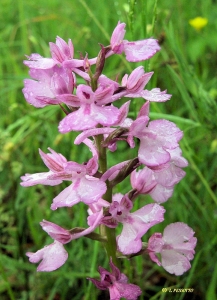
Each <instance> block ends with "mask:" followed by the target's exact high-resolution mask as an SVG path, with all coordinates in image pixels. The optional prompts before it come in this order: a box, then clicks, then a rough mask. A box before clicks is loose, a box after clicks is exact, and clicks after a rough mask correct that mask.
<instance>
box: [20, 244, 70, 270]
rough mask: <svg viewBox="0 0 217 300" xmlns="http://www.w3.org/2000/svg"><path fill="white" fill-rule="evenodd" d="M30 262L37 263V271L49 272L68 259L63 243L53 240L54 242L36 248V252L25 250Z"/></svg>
mask: <svg viewBox="0 0 217 300" xmlns="http://www.w3.org/2000/svg"><path fill="white" fill-rule="evenodd" d="M26 255H27V256H28V257H29V261H30V262H31V263H38V262H39V261H41V263H40V264H39V266H38V268H37V271H39V272H51V271H54V270H56V269H58V268H60V267H61V266H62V265H63V264H64V263H65V262H66V260H67V259H68V253H67V252H66V250H65V249H64V247H63V244H62V243H60V242H58V241H54V243H52V244H50V245H48V246H45V247H44V248H43V249H41V250H38V251H37V252H36V253H32V252H27V253H26Z"/></svg>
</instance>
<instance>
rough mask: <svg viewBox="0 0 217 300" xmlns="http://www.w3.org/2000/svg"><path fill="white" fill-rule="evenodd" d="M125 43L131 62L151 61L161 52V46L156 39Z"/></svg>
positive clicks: (126, 53)
mask: <svg viewBox="0 0 217 300" xmlns="http://www.w3.org/2000/svg"><path fill="white" fill-rule="evenodd" d="M123 43H124V44H123V45H124V52H125V55H126V59H127V60H128V61H130V62H137V61H143V60H146V59H149V58H151V57H152V56H153V55H154V54H155V53H156V52H157V51H159V50H160V46H159V45H158V42H157V40H155V39H146V40H141V41H136V42H128V41H124V42H123Z"/></svg>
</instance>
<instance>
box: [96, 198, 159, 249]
mask: <svg viewBox="0 0 217 300" xmlns="http://www.w3.org/2000/svg"><path fill="white" fill-rule="evenodd" d="M132 207H133V203H132V201H130V199H129V198H128V197H127V196H123V195H122V194H116V195H114V197H113V201H112V204H111V205H110V208H109V213H110V215H111V216H106V217H103V218H102V220H101V223H103V224H105V225H106V226H108V227H116V226H117V225H118V223H119V222H120V223H122V224H123V230H122V232H121V234H120V235H119V236H118V237H117V244H118V250H119V251H120V252H122V253H123V254H126V255H128V254H132V253H137V252H139V251H140V250H141V249H142V240H141V238H142V236H143V235H144V234H145V233H146V232H147V231H148V229H149V228H151V227H152V226H154V225H155V224H157V223H160V222H162V221H163V220H164V218H163V214H164V212H165V209H164V208H163V207H161V206H160V205H158V204H148V205H145V206H144V207H142V208H140V209H138V210H136V211H135V212H132V213H130V210H131V209H132Z"/></svg>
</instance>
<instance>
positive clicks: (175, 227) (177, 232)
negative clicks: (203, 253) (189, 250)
mask: <svg viewBox="0 0 217 300" xmlns="http://www.w3.org/2000/svg"><path fill="white" fill-rule="evenodd" d="M194 233H195V232H194V231H193V229H192V228H191V227H189V226H188V225H187V224H185V223H183V222H176V223H172V224H169V225H168V226H167V227H166V228H165V229H164V232H163V239H164V241H165V243H167V244H171V245H176V244H181V243H184V242H187V241H189V240H191V238H192V237H193V235H194ZM194 246H195V244H194Z"/></svg>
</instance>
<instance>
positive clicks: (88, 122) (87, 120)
mask: <svg viewBox="0 0 217 300" xmlns="http://www.w3.org/2000/svg"><path fill="white" fill-rule="evenodd" d="M97 123H98V122H97V121H96V120H94V118H92V112H91V108H90V106H89V105H82V106H81V107H80V108H79V109H78V110H77V111H75V112H72V113H70V114H69V115H67V116H66V117H65V118H64V119H63V120H62V121H61V122H60V123H59V127H58V129H59V132H60V133H67V132H69V131H80V130H86V129H90V128H93V127H95V126H96V125H97Z"/></svg>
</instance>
